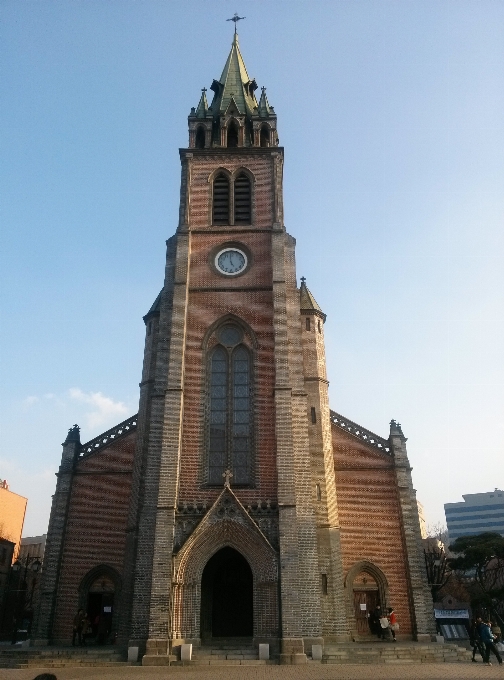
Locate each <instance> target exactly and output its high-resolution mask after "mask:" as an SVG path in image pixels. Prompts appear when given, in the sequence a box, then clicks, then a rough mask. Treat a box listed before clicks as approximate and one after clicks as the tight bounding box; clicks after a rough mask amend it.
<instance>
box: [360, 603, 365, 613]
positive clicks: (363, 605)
mask: <svg viewBox="0 0 504 680" xmlns="http://www.w3.org/2000/svg"><path fill="white" fill-rule="evenodd" d="M360 608H361V611H363V612H365V611H366V609H367V604H366V603H365V602H361V603H360Z"/></svg>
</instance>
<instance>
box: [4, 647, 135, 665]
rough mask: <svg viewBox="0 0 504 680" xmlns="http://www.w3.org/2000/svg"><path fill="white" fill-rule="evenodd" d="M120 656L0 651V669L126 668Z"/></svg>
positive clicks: (96, 651)
mask: <svg viewBox="0 0 504 680" xmlns="http://www.w3.org/2000/svg"><path fill="white" fill-rule="evenodd" d="M127 665H131V664H128V662H126V661H123V657H122V655H121V654H120V653H119V652H117V651H115V650H110V649H89V650H87V649H82V648H77V649H74V648H64V649H57V648H51V647H45V648H44V649H29V648H24V649H10V648H7V649H0V668H69V667H70V668H75V667H79V668H80V667H87V666H93V667H95V666H113V667H115V666H127Z"/></svg>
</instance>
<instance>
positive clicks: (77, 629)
mask: <svg viewBox="0 0 504 680" xmlns="http://www.w3.org/2000/svg"><path fill="white" fill-rule="evenodd" d="M85 618H86V615H85V614H84V610H83V609H79V611H78V612H77V614H76V615H75V617H74V620H73V635H72V647H75V638H77V641H78V644H79V645H81V644H82V626H83V625H84V623H83V622H84V619H85Z"/></svg>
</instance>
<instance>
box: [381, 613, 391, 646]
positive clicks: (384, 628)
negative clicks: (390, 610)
mask: <svg viewBox="0 0 504 680" xmlns="http://www.w3.org/2000/svg"><path fill="white" fill-rule="evenodd" d="M389 630H390V621H389V620H388V617H387V615H386V614H385V612H382V615H381V618H380V639H381V640H388V638H389V635H390V633H389Z"/></svg>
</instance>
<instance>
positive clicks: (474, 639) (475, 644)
mask: <svg viewBox="0 0 504 680" xmlns="http://www.w3.org/2000/svg"><path fill="white" fill-rule="evenodd" d="M480 623H481V617H480V616H478V617H477V618H476V619H474V620H473V622H472V626H471V630H470V631H469V635H470V640H469V641H470V644H471V647H472V650H473V653H472V659H471V661H472V662H473V663H477V661H476V652H478V653H479V654H480V656H481V658H482V659H483V661H484V660H485V656H486V652H485V645H484V644H483V642H482V641H481V637H480V633H479V625H480Z"/></svg>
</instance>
